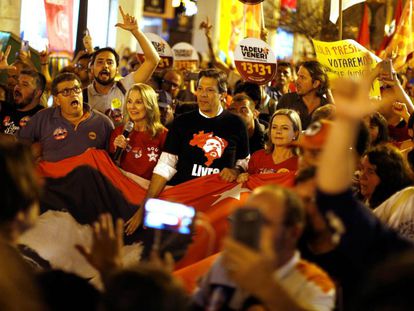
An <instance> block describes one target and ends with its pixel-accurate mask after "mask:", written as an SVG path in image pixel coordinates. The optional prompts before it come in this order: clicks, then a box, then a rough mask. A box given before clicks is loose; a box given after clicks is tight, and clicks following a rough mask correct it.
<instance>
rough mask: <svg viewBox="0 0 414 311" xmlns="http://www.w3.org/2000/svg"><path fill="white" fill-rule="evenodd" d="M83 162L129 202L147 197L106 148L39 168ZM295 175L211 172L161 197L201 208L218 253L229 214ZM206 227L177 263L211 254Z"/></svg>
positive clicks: (63, 170) (54, 171) (61, 172)
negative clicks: (224, 176) (229, 177)
mask: <svg viewBox="0 0 414 311" xmlns="http://www.w3.org/2000/svg"><path fill="white" fill-rule="evenodd" d="M80 165H89V166H91V167H93V168H95V169H97V170H99V171H100V172H101V173H102V174H103V175H104V176H106V177H107V178H108V179H109V180H110V181H111V182H112V183H113V185H114V186H116V187H117V188H118V189H119V190H120V191H121V192H122V193H123V195H124V196H125V198H126V199H127V200H128V201H129V202H131V203H133V204H140V203H141V202H142V200H143V199H144V196H145V194H146V189H144V188H142V187H141V186H139V185H138V184H136V183H135V182H133V181H132V180H131V179H129V178H128V177H126V176H125V175H123V174H122V172H121V171H120V170H119V169H118V167H117V166H115V164H113V162H112V160H111V159H110V157H109V156H108V154H107V153H106V152H105V151H104V150H96V149H89V150H87V151H86V152H84V153H83V154H81V155H79V156H76V157H72V158H67V159H64V160H62V161H59V162H40V163H39V166H38V171H39V173H40V175H41V176H43V177H52V178H59V177H63V176H65V175H66V174H68V173H70V172H71V171H72V170H73V169H74V168H76V167H78V166H80ZM294 175H295V173H294V172H289V173H279V174H258V175H251V176H249V180H248V181H247V182H246V183H245V184H237V183H235V182H234V183H228V182H224V181H222V180H221V178H220V176H219V175H218V174H216V175H209V176H205V177H200V178H196V179H193V180H190V181H188V182H185V183H182V184H179V185H177V186H174V187H170V188H167V189H165V190H164V191H163V192H162V193H161V195H160V198H161V199H164V200H169V201H175V202H181V203H184V204H186V205H190V206H193V207H194V208H195V209H196V210H197V211H198V212H202V213H203V214H204V215H202V218H203V219H204V220H205V221H207V222H209V224H210V225H211V226H212V228H213V230H214V236H215V237H214V240H213V242H212V246H211V250H209V251H210V252H212V253H215V252H218V251H219V250H220V249H221V241H222V239H223V237H224V236H225V235H226V234H227V232H228V228H229V224H228V216H229V215H230V214H231V213H232V212H233V210H234V209H235V208H237V207H239V206H240V205H241V204H243V202H244V201H245V200H246V198H247V197H248V195H249V193H250V192H251V190H252V189H254V188H256V187H258V186H261V185H263V184H269V183H272V184H280V185H283V186H286V187H291V186H293V179H294ZM74 195H77V194H76V193H74ZM204 229H205V228H203V227H201V226H196V235H195V240H194V242H193V245H192V246H190V249H189V251H188V254H187V256H186V257H184V259H183V262H179V263H178V264H177V267H183V266H184V265H188V264H192V263H194V262H196V261H198V260H201V259H202V258H205V257H206V256H208V253H207V252H206V246H205V243H209V242H211V239H212V237H211V235H210V234H209V233H207V232H205V231H204V232H203V230H204Z"/></svg>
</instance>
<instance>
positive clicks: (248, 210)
mask: <svg viewBox="0 0 414 311" xmlns="http://www.w3.org/2000/svg"><path fill="white" fill-rule="evenodd" d="M262 224H263V215H262V213H261V212H260V211H259V210H258V209H257V208H253V207H243V208H239V209H237V210H236V211H235V212H234V213H233V215H232V216H231V235H232V237H233V239H235V240H237V241H239V242H241V243H243V244H245V245H246V246H249V247H250V248H253V249H259V244H260V236H261V229H262Z"/></svg>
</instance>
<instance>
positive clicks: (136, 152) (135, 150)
mask: <svg viewBox="0 0 414 311" xmlns="http://www.w3.org/2000/svg"><path fill="white" fill-rule="evenodd" d="M131 151H132V154H133V156H134V158H135V159H139V158H140V157H142V149H141V148H139V147H134V148H132V150H131Z"/></svg>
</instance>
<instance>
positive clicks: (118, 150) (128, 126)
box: [113, 121, 134, 166]
mask: <svg viewBox="0 0 414 311" xmlns="http://www.w3.org/2000/svg"><path fill="white" fill-rule="evenodd" d="M133 129H134V122H132V121H128V122H127V123H126V124H125V126H124V132H123V133H122V135H123V136H124V137H125V138H128V136H129V134H131V132H132V130H133ZM123 151H124V149H122V148H120V147H116V150H115V153H114V156H113V159H114V162H115V163H116V164H118V166H119V158H120V157H121V154H122V152H123Z"/></svg>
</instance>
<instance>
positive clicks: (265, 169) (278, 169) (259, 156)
mask: <svg viewBox="0 0 414 311" xmlns="http://www.w3.org/2000/svg"><path fill="white" fill-rule="evenodd" d="M297 169H298V157H297V156H293V157H291V158H289V159H287V160H285V161H283V162H280V163H278V164H275V163H273V158H272V154H271V153H266V152H265V150H264V149H261V150H258V151H256V152H255V153H253V155H252V157H251V158H250V161H249V169H248V173H249V174H269V173H286V172H290V171H296V170H297Z"/></svg>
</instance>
